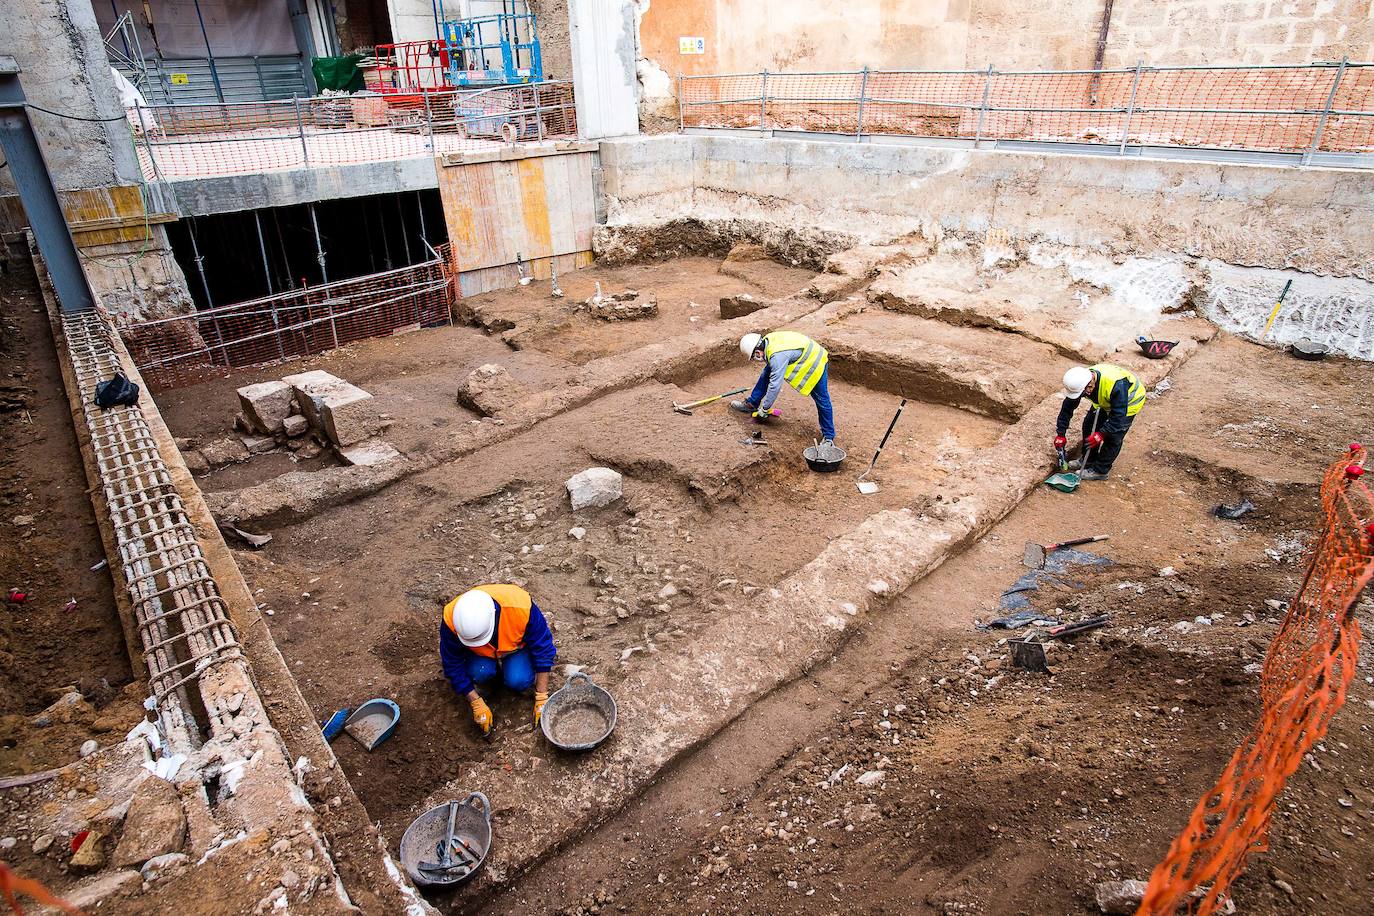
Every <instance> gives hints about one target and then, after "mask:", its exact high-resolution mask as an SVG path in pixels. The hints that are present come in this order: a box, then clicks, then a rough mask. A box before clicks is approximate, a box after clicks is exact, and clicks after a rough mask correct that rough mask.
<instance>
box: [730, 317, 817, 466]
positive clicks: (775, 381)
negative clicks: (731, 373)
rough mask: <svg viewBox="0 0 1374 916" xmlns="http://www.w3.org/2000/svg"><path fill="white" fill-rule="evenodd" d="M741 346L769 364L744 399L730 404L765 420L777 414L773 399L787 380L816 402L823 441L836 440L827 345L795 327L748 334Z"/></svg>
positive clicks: (740, 342)
mask: <svg viewBox="0 0 1374 916" xmlns="http://www.w3.org/2000/svg"><path fill="white" fill-rule="evenodd" d="M739 350H740V352H741V353H743V354H744V355H745V356H747V357H749V358H750V359H751V360H752V359H761V360H763V361H764V362H765V363H767V365H766V366H764V367H763V372H762V373H761V374H760V375H759V380H758V382H757V383H755V385H754V390H753V391H752V392H750V393H749V397H748V398H747V399H745V400H743V401H731V402H730V406H731V407H732V408H733V409H735V410H738V411H739V412H740V413H747V414H750V415H751V416H753V418H754V419H755V420H756V421H758V422H760V423H765V422H767V421H768V420H769V419H771V418H772V417H775V416H777V411H775V410H774V409H773V402H774V401H775V400H777V398H778V394H779V393H781V391H782V383H783V382H787V384H789V385H791V386H792V387H793V388H795V389H797V393H798V394H804V395H807V396H808V397H810V398H811V400H813V401H815V402H816V416H817V418H818V419H819V420H820V424H821V445H834V444H835V408H834V407H833V406H832V405H831V403H830V370H829V368H828V366H829V363H830V354H829V353H827V352H826V349H825V347H822V346H821V345H820V344H818V343H816V342H815V341H814V340H812V339H811V338H810V337H807V336H806V335H805V334H798V333H797V332H796V331H770V332H769V333H767V334H745V335H744V336H743V337H741V338H740V341H739Z"/></svg>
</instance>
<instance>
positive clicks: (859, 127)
mask: <svg viewBox="0 0 1374 916" xmlns="http://www.w3.org/2000/svg"><path fill="white" fill-rule="evenodd" d="M866 95H868V68H867V67H864V75H863V76H862V77H861V78H860V80H859V111H858V117H856V118H855V119H854V121H855V124H854V136H855V138H856V139H862V138H863V135H864V97H865V96H866Z"/></svg>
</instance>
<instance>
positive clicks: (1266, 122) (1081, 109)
mask: <svg viewBox="0 0 1374 916" xmlns="http://www.w3.org/2000/svg"><path fill="white" fill-rule="evenodd" d="M678 86H679V104H680V110H681V123H682V126H683V127H715V128H760V127H762V128H765V129H771V130H805V131H817V132H827V133H843V134H855V135H861V134H897V135H907V136H919V137H948V138H954V139H964V140H1027V141H1038V142H1066V143H1099V144H1112V145H1117V146H1120V147H1123V148H1124V146H1125V145H1126V144H1138V145H1155V146H1182V147H1207V148H1218V149H1237V150H1264V151H1280V152H1302V153H1309V152H1318V151H1321V152H1369V151H1371V150H1374V64H1368V63H1352V62H1349V61H1343V62H1340V63H1334V64H1311V65H1307V66H1266V67H1147V66H1144V65H1143V64H1142V65H1139V66H1137V67H1129V68H1120V69H1112V70H1060V71H1034V72H1023V71H998V70H996V69H993V68H989V69H987V70H856V71H848V72H841V73H750V74H731V75H721V76H691V77H682V78H681V79H680V80H679V84H678Z"/></svg>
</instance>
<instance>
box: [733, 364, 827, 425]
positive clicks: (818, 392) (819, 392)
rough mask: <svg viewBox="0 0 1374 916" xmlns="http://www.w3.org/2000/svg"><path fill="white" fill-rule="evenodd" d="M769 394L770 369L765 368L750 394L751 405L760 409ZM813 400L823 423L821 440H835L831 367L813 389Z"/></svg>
mask: <svg viewBox="0 0 1374 916" xmlns="http://www.w3.org/2000/svg"><path fill="white" fill-rule="evenodd" d="M767 393H768V367H767V366H764V367H763V374H762V375H760V376H759V380H758V381H757V382H756V383H755V384H754V390H753V391H752V392H750V393H749V403H750V404H753V405H754V406H755V407H758V405H759V404H761V403H762V402H763V396H764V395H765V394H767ZM811 400H813V401H815V402H816V417H817V419H819V420H820V423H821V438H822V439H834V438H835V409H834V407H832V406H831V404H830V367H829V366H826V368H825V371H824V372H822V373H821V378H820V381H818V382H816V387H815V388H812V389H811Z"/></svg>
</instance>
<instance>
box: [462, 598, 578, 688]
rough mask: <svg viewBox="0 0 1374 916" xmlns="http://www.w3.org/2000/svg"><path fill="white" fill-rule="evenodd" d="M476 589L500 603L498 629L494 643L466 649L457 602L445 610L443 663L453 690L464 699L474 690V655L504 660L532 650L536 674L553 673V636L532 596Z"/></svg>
mask: <svg viewBox="0 0 1374 916" xmlns="http://www.w3.org/2000/svg"><path fill="white" fill-rule="evenodd" d="M476 588H477V590H478V591H482V592H486V593H487V594H488V595H491V597H492V599H493V600H494V601H495V602H496V627H495V628H494V630H493V633H492V640H491V642H489V643H487V644H486V645H485V646H465V645H463V643H462V641H461V640H459V639H458V631H457V630H455V629H454V626H453V607H454V605H455V604H456V603H457V601H458V599H457V598H455V599H453V601H450V602H449V603H448V604H447V605H445V606H444V616H443V619H442V620H440V621H439V659H440V661H441V662H442V663H443V666H444V676H445V677H447V678H448V680H449V683H450V684H452V685H453V689H454V690H455V691H457V692H458V694H459V695H460V696H466V695H467V693H468V692H469V691H470V690H472V689H473V684H472V678H471V677H469V676H468V662H469V661H471V659H472V656H474V655H480V656H483V657H485V658H492V659H500V658H502V657H503V656H506V655H510V654H511V653H512V652H518V651H520V650H521V649H528V650H529V653H530V660H531V661H532V662H533V664H534V670H535V672H536V673H540V672H546V671H552V670H553V662H554V658H555V657H556V656H557V655H558V650H557V649H555V648H554V645H553V632H552V631H551V630H550V629H549V622H548V620H546V619H545V617H544V613H543V611H541V610H539V607H538V605H536V604H535V603H534V599H532V598H531V597H530V593H529V592H527V591H525V590H524V589H523V588H520V587H519V586H517V585H478V586H476Z"/></svg>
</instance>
